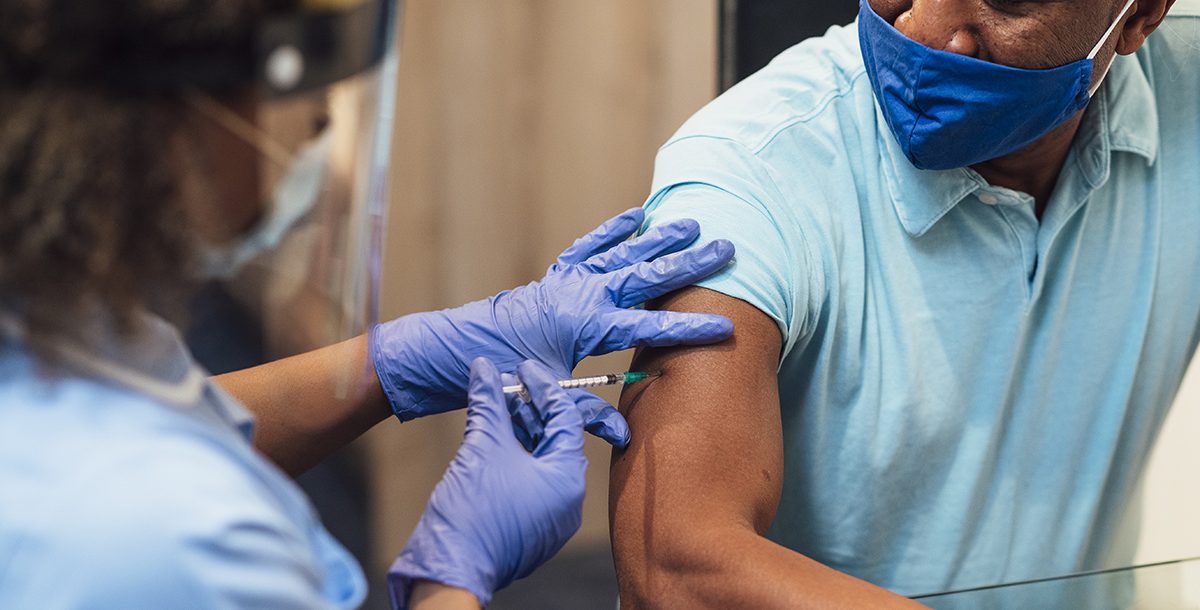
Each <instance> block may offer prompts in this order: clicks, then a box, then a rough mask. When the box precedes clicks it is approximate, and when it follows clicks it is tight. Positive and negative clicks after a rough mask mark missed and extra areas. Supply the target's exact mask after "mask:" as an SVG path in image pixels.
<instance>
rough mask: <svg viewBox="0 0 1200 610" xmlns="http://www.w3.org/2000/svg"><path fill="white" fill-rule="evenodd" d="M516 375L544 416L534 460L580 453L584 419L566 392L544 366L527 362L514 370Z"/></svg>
mask: <svg viewBox="0 0 1200 610" xmlns="http://www.w3.org/2000/svg"><path fill="white" fill-rule="evenodd" d="M517 376H519V377H520V378H521V383H523V384H525V387H526V388H527V389H528V390H529V395H530V396H531V397H533V404H534V405H535V406H536V407H537V408H538V411H540V412H541V413H542V415H543V421H544V423H545V430H546V432H545V435H544V436H543V438H542V442H541V443H540V444H538V447H537V450H535V451H534V452H533V455H534V457H539V458H540V457H544V456H551V455H565V454H570V453H571V452H577V453H579V454H580V455H581V456H582V454H583V416H582V415H581V414H580V412H579V408H578V407H576V406H575V401H574V400H572V399H571V397H570V396H569V395H568V394H567V391H566V390H564V389H562V388H560V387H558V380H557V379H555V377H554V374H553V373H552V372H550V369H548V368H546V366H545V365H543V364H541V363H538V362H535V361H532V360H527V361H525V362H523V363H521V365H520V366H518V367H517Z"/></svg>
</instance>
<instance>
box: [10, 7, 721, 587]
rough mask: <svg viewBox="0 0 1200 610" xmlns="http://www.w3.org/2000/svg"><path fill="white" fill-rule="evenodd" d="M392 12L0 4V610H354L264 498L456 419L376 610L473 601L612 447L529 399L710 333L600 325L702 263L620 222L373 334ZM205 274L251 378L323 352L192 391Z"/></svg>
mask: <svg viewBox="0 0 1200 610" xmlns="http://www.w3.org/2000/svg"><path fill="white" fill-rule="evenodd" d="M399 8H400V7H399V6H397V3H396V2H395V1H393V0H113V1H110V2H87V1H78V2H72V1H67V2H62V1H51V0H21V1H13V2H5V3H3V4H0V108H2V109H3V111H2V112H0V608H39V609H41V608H184V607H187V608H276V609H278V608H319V607H354V606H356V605H358V604H360V603H361V601H362V600H363V598H364V594H365V579H364V577H363V574H362V572H361V570H360V568H359V566H358V565H356V564H355V563H354V561H353V560H352V559H351V558H350V557H349V556H348V554H347V553H346V552H345V551H344V550H343V549H342V547H341V546H340V545H339V544H338V543H337V542H336V541H334V540H333V539H332V537H331V536H330V535H329V534H328V533H327V532H326V530H325V529H324V528H323V527H322V526H321V524H320V522H319V521H318V520H317V518H316V516H315V514H314V512H313V510H312V509H311V507H310V505H309V504H308V502H307V501H306V499H305V498H304V497H303V495H302V493H301V492H300V491H299V489H298V488H297V487H296V485H295V484H294V483H293V482H292V480H291V479H290V478H289V477H288V476H287V475H288V474H292V475H294V474H297V473H300V472H303V471H304V470H305V469H306V468H308V467H309V466H311V465H312V464H314V463H316V462H318V461H320V460H321V459H322V458H323V457H325V456H327V455H328V454H329V453H330V452H332V451H334V450H336V449H337V448H339V447H342V446H344V445H345V444H346V443H348V442H349V441H351V440H353V439H354V438H356V437H358V436H359V435H360V434H362V433H363V432H364V431H365V430H367V429H369V428H370V427H372V426H373V425H374V424H376V423H378V422H379V421H382V420H383V419H386V418H387V417H388V416H390V415H393V414H394V415H395V416H397V417H399V418H400V419H401V420H405V421H407V420H411V419H413V418H417V417H422V416H425V415H430V414H435V413H441V412H444V411H447V410H450V409H455V408H459V407H462V406H468V405H469V406H468V408H469V413H468V423H467V431H466V436H465V439H464V441H463V444H462V447H461V448H460V450H459V452H458V455H457V456H456V457H455V459H454V461H453V463H452V464H451V466H450V468H449V470H448V471H447V472H446V475H445V478H444V479H443V480H442V481H441V483H440V484H439V485H438V486H437V488H436V490H435V492H434V495H433V498H432V500H431V501H430V503H429V507H428V509H427V511H426V513H425V515H424V517H423V518H422V519H421V521H420V524H419V525H418V527H417V529H416V531H415V532H414V533H413V535H412V538H411V539H410V541H409V543H408V545H407V546H406V548H405V550H404V552H403V553H402V554H401V555H400V557H399V558H398V559H397V561H396V563H395V565H394V566H393V570H392V572H391V575H390V578H389V584H390V589H391V590H390V594H391V597H392V600H393V603H394V604H395V605H396V606H398V607H405V606H411V607H458V606H462V607H475V606H480V605H486V604H487V603H488V602H489V600H490V597H491V595H492V593H493V591H495V590H496V589H499V588H501V587H504V586H505V585H507V584H508V583H510V582H512V581H513V580H515V579H518V578H521V577H523V576H525V575H527V574H529V573H530V572H531V571H532V570H533V569H534V568H536V567H537V566H538V565H540V564H541V563H542V562H544V561H545V560H547V559H548V558H550V557H551V556H552V555H553V554H554V553H555V552H557V551H558V549H559V548H561V546H562V545H563V544H564V543H565V541H566V540H567V539H568V538H569V537H570V536H571V535H572V534H573V533H574V532H575V530H576V529H577V528H578V526H579V523H580V518H581V502H582V499H583V495H584V479H583V474H584V468H585V464H586V460H585V458H584V455H583V452H582V445H583V439H582V436H581V435H582V432H583V429H584V427H585V426H586V427H587V429H588V430H589V431H591V432H593V433H595V434H597V435H599V436H601V437H603V438H604V439H606V440H608V441H609V442H611V443H613V444H614V445H617V446H621V445H624V444H625V443H627V442H628V440H629V430H628V428H627V426H626V424H625V422H624V420H623V419H622V418H621V416H620V415H619V414H617V412H616V411H615V410H613V409H612V407H611V406H609V405H607V404H605V403H604V402H603V401H601V400H600V399H599V398H597V397H595V396H593V395H590V394H587V393H584V392H578V391H576V392H566V391H563V390H562V389H560V388H559V387H558V386H557V385H556V383H555V380H556V379H559V378H562V377H565V376H568V375H570V373H571V371H572V369H573V368H574V366H575V365H576V364H577V363H578V362H579V361H580V360H581V359H583V358H584V357H587V356H589V355H592V354H599V353H604V352H610V351H614V350H621V349H626V348H629V347H631V346H636V345H671V344H692V343H705V342H713V341H717V340H721V339H723V338H725V337H727V336H729V335H730V334H731V332H732V327H731V323H730V322H729V320H727V319H725V318H722V317H720V316H713V315H700V314H685V313H659V312H648V311H642V310H638V309H630V308H631V307H633V306H636V305H638V304H639V303H642V302H644V301H646V300H648V299H651V298H654V297H657V296H659V295H662V294H664V293H666V292H669V291H672V290H675V289H678V288H680V287H683V286H686V285H689V284H691V283H693V282H695V281H698V280H700V279H702V278H704V277H706V276H708V275H709V274H712V273H714V272H716V271H718V270H719V269H721V268H722V267H724V266H725V265H726V263H728V262H729V260H730V259H731V257H732V254H733V251H732V247H731V245H730V244H729V243H727V242H720V243H715V244H710V245H707V246H705V247H703V248H695V249H688V246H689V245H690V243H691V242H692V241H693V240H695V239H696V237H697V234H698V228H697V225H696V224H695V223H694V222H691V221H682V222H677V223H673V224H670V225H668V226H664V227H662V228H661V229H656V230H654V231H652V232H650V233H648V234H646V235H644V236H642V237H640V238H637V239H634V240H631V241H627V238H628V237H630V236H631V235H632V234H633V233H634V232H635V231H636V230H637V229H638V227H639V226H640V225H641V223H642V213H641V212H640V211H637V210H635V211H631V212H627V213H625V214H622V215H621V216H619V217H617V218H615V219H613V220H611V221H609V222H608V223H606V224H605V225H604V226H602V227H600V228H599V229H598V230H596V231H595V232H593V233H592V234H590V235H588V236H586V237H584V238H582V239H580V240H579V241H578V242H576V243H575V244H574V245H573V246H571V247H570V248H568V249H567V251H566V252H564V253H563V254H562V256H561V257H560V258H559V259H558V261H557V262H556V263H555V264H554V265H553V266H552V267H550V269H549V271H548V273H547V274H546V276H545V277H544V278H543V279H541V280H539V281H537V282H533V283H531V284H529V285H527V286H523V287H520V288H517V289H515V290H511V291H507V292H504V293H501V294H499V295H496V296H494V297H492V298H490V299H486V300H483V301H479V302H476V303H472V304H469V305H466V306H463V307H460V308H457V309H450V310H446V311H441V312H434V313H423V314H417V315H412V316H407V317H404V318H401V319H398V320H395V321H392V322H389V323H386V324H377V323H375V314H376V306H375V300H376V299H375V296H376V292H377V282H378V275H379V252H380V248H381V243H382V242H381V236H382V231H383V212H384V209H385V205H384V204H385V201H384V200H385V197H384V193H385V192H386V184H385V178H386V172H387V168H388V164H387V160H388V139H389V134H390V130H391V122H390V120H391V116H392V114H393V112H394V106H393V101H394V100H393V96H394V94H395V88H396V87H395V82H394V79H395V59H394V53H393V52H392V51H393V50H394V41H395V36H394V32H393V27H394V25H395V24H396V23H397V21H398V19H399ZM260 202H262V203H260ZM204 278H219V279H221V280H223V281H225V282H227V285H228V286H229V287H230V290H231V291H232V292H233V293H234V294H235V295H236V297H237V299H238V302H239V304H240V306H242V307H244V308H247V309H249V310H251V311H254V312H256V314H255V316H254V318H253V322H254V323H253V325H252V326H253V327H254V328H260V329H262V337H261V344H262V346H263V349H264V350H265V353H267V354H268V355H275V356H282V355H288V354H292V353H296V352H297V351H299V350H301V349H306V348H308V347H310V346H313V345H319V344H332V347H326V348H323V349H318V350H315V351H308V352H307V353H303V354H301V355H298V356H294V357H290V358H286V359H282V360H279V361H277V362H274V363H272V364H268V365H265V366H262V367H258V368H255V369H252V370H249V371H244V372H241V373H234V374H231V375H227V376H224V377H221V378H219V379H216V380H212V379H209V378H207V376H206V374H205V373H204V372H203V371H202V370H201V369H200V368H199V367H198V366H197V365H196V364H195V363H194V361H193V360H192V359H191V357H190V355H189V353H188V351H187V350H186V349H185V348H184V347H183V344H182V343H181V342H180V340H179V336H178V334H177V333H176V331H175V330H174V327H173V326H172V325H171V324H169V323H168V322H167V321H166V320H168V319H174V320H184V318H185V317H186V315H185V312H186V310H187V306H186V303H187V302H188V300H187V296H188V294H189V292H190V288H191V287H192V286H194V285H195V284H196V282H197V281H199V280H200V279H204ZM184 321H186V320H184ZM368 330H369V332H366V331H368ZM339 340H341V342H340V343H338V342H337V341H339ZM518 381H519V382H520V383H523V384H524V385H525V387H526V389H527V394H528V397H529V400H524V399H521V398H517V397H515V396H506V395H505V394H504V392H503V391H502V384H508V383H514V382H518ZM251 441H253V444H254V446H253V447H252V445H251ZM256 449H257V450H256ZM394 467H395V468H403V467H404V465H403V464H395V465H394Z"/></svg>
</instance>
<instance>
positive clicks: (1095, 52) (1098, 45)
mask: <svg viewBox="0 0 1200 610" xmlns="http://www.w3.org/2000/svg"><path fill="white" fill-rule="evenodd" d="M1136 1H1137V0H1129V2H1126V3H1125V8H1123V9H1121V14H1120V15H1117V19H1116V20H1115V21H1113V22H1112V25H1110V26H1108V31H1107V32H1105V33H1104V35H1103V36H1101V37H1100V42H1097V43H1096V48H1094V49H1092V52H1091V53H1088V56H1087V58H1088V59H1096V56H1097V55H1099V54H1100V49H1103V48H1104V44H1105V43H1107V42H1108V39H1109V37H1111V36H1112V35H1113V32H1115V31H1117V26H1118V25H1121V20H1122V19H1124V18H1125V14H1126V13H1128V12H1129V9H1130V7H1132V6H1133V3H1134V2H1136Z"/></svg>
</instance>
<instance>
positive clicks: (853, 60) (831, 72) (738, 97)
mask: <svg viewBox="0 0 1200 610" xmlns="http://www.w3.org/2000/svg"><path fill="white" fill-rule="evenodd" d="M869 92H870V86H869V81H867V78H866V69H865V67H864V66H863V60H862V54H861V52H860V47H859V42H858V28H857V24H850V25H848V26H835V27H833V28H830V29H829V31H828V32H827V33H826V34H825V35H824V36H819V37H816V38H810V39H808V40H805V41H804V42H801V43H800V44H797V45H795V46H793V47H791V48H790V49H788V50H786V51H784V52H783V53H781V54H779V55H778V56H776V57H775V59H774V60H772V61H771V63H770V64H769V65H768V66H767V67H765V68H763V69H762V70H760V71H758V72H756V73H755V74H753V75H751V76H749V77H747V78H746V79H745V80H743V81H742V82H740V83H738V84H737V85H735V86H734V87H732V88H731V89H729V90H728V91H726V92H725V93H724V94H722V95H721V96H719V97H718V98H717V99H715V100H713V101H712V102H711V103H709V104H708V105H707V106H705V107H704V108H703V109H701V110H700V111H699V112H697V113H696V114H695V115H694V116H692V118H691V119H689V120H688V121H687V122H686V123H685V124H684V125H683V127H682V128H681V129H680V130H679V131H678V132H677V133H676V134H675V135H674V137H672V139H671V140H670V141H669V142H668V143H667V146H668V147H669V146H671V145H672V144H675V143H677V142H680V141H683V140H687V139H694V138H709V139H714V140H726V141H731V142H734V143H736V144H737V145H738V146H739V147H741V148H744V149H746V150H748V151H749V152H751V153H755V154H761V153H763V152H764V150H765V149H768V148H769V147H770V146H772V145H773V144H775V143H776V141H777V140H780V139H784V140H787V139H788V138H787V135H789V134H803V137H804V139H806V140H812V139H814V138H815V139H818V140H820V139H827V140H831V141H832V140H840V139H841V138H842V137H843V134H844V133H845V131H846V129H845V125H844V123H845V122H846V121H847V120H851V121H853V120H855V118H856V115H857V114H859V113H861V112H862V109H861V106H862V104H861V101H862V99H861V98H863V94H864V93H869ZM781 136H783V137H782V138H781Z"/></svg>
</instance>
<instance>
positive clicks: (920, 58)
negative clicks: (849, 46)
mask: <svg viewBox="0 0 1200 610" xmlns="http://www.w3.org/2000/svg"><path fill="white" fill-rule="evenodd" d="M1133 2H1134V0H1129V2H1128V3H1127V4H1126V5H1125V8H1124V9H1123V10H1122V11H1121V14H1120V15H1119V16H1118V17H1117V19H1116V21H1114V22H1113V24H1112V27H1110V28H1109V30H1108V32H1107V33H1105V34H1104V36H1103V37H1102V38H1101V39H1100V42H1099V43H1098V44H1097V45H1096V48H1095V49H1093V50H1092V52H1091V53H1089V54H1088V56H1087V57H1086V58H1084V59H1081V60H1079V61H1076V62H1073V63H1070V64H1067V65H1065V66H1062V67H1059V68H1054V69H1052V70H1023V69H1020V68H1011V67H1008V66H1002V65H1000V64H994V63H991V62H987V61H983V60H980V59H975V58H973V57H967V56H965V55H959V54H957V53H950V52H948V51H939V50H937V49H932V48H930V47H927V46H925V45H923V44H921V43H919V42H916V41H914V40H912V39H910V38H908V37H907V36H905V35H904V34H901V33H900V31H899V30H897V29H896V28H895V27H893V26H892V25H891V24H890V23H888V22H886V21H884V20H883V18H882V17H880V16H879V14H877V13H876V12H875V9H873V8H871V5H870V4H869V3H868V2H867V0H860V3H861V4H860V7H859V17H858V37H859V42H860V43H861V46H862V54H863V61H864V62H865V63H866V67H867V75H868V76H869V77H870V79H871V86H872V88H874V90H875V99H876V100H878V102H879V106H880V108H881V109H882V110H883V116H884V118H885V119H886V120H887V124H888V127H890V128H891V130H892V134H893V135H895V136H896V140H897V141H898V142H899V143H900V148H901V149H902V150H903V151H904V154H905V156H907V157H908V160H909V161H911V162H912V164H913V165H915V166H916V167H918V168H920V169H933V170H940V169H955V168H960V167H967V166H970V165H974V164H976V163H980V162H983V161H988V160H990V159H995V158H998V157H1003V156H1005V155H1008V154H1010V153H1013V152H1016V151H1018V150H1021V149H1022V148H1024V147H1026V146H1028V145H1030V144H1032V143H1033V142H1035V141H1037V140H1039V139H1041V138H1042V136H1045V135H1046V134H1048V133H1050V131H1052V130H1053V129H1054V128H1055V127H1058V126H1059V125H1062V124H1063V123H1064V122H1066V121H1067V119H1069V118H1071V117H1072V116H1074V115H1075V113H1077V112H1079V111H1080V110H1083V109H1084V108H1086V107H1087V105H1088V102H1089V101H1091V98H1092V95H1094V94H1095V92H1096V90H1097V89H1099V85H1100V82H1099V80H1098V81H1097V82H1096V83H1095V84H1093V83H1092V82H1091V80H1092V72H1093V68H1094V63H1095V58H1096V55H1097V54H1098V53H1099V52H1100V49H1102V48H1103V47H1104V43H1105V42H1107V41H1108V39H1109V37H1110V36H1112V34H1113V32H1114V31H1115V30H1116V28H1117V25H1118V24H1120V22H1121V19H1122V18H1124V16H1125V13H1127V12H1129V8H1130V7H1131V6H1133ZM1110 65H1111V62H1110ZM1106 72H1107V70H1106Z"/></svg>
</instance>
